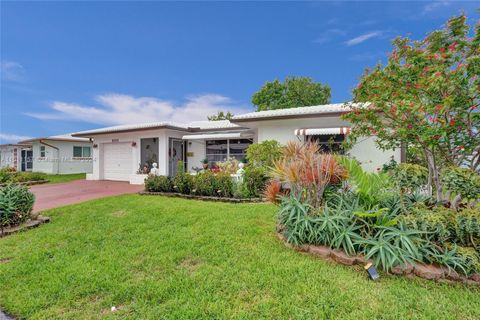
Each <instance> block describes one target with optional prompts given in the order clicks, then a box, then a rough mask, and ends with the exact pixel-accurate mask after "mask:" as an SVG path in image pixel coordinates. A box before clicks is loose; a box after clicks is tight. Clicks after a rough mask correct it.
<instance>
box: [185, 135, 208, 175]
mask: <svg viewBox="0 0 480 320" xmlns="http://www.w3.org/2000/svg"><path fill="white" fill-rule="evenodd" d="M187 152H191V153H193V156H192V157H187V170H188V171H189V172H195V171H194V170H193V168H201V167H202V163H201V161H202V160H203V159H205V157H206V154H205V140H191V141H188V142H187Z"/></svg>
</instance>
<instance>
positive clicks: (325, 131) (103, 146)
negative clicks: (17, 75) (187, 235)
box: [73, 104, 402, 183]
mask: <svg viewBox="0 0 480 320" xmlns="http://www.w3.org/2000/svg"><path fill="white" fill-rule="evenodd" d="M348 111H349V107H348V106H345V105H344V104H330V105H321V106H312V107H300V108H293V109H281V110H269V111H261V112H252V113H247V114H242V115H237V116H235V117H234V118H233V119H232V120H230V121H229V120H222V121H195V122H191V123H187V124H179V123H171V122H153V123H141V124H132V125H121V126H114V127H107V128H100V129H95V130H89V131H83V132H78V133H75V134H73V136H74V137H82V138H89V139H91V141H93V172H92V174H90V175H87V179H92V180H118V181H130V183H143V178H142V177H140V179H139V178H138V177H137V178H136V176H138V175H137V174H136V173H137V172H141V171H142V167H143V166H144V165H145V164H146V165H147V166H148V165H149V164H151V163H153V162H156V163H158V169H159V171H160V173H161V174H162V175H170V176H173V175H175V173H176V170H177V163H178V161H180V160H182V161H183V162H184V163H185V169H186V170H187V171H189V172H194V171H196V170H198V169H199V168H198V167H199V166H200V165H201V163H200V162H201V160H202V159H207V160H208V162H209V163H215V162H216V161H222V160H225V159H226V158H229V157H234V158H237V159H239V160H241V159H243V158H245V152H246V149H247V148H248V146H249V145H250V144H251V143H257V142H262V141H264V140H272V139H274V140H277V141H279V142H280V143H282V144H285V143H286V142H288V141H291V140H299V141H303V142H305V141H310V140H311V141H316V142H317V143H319V144H320V146H321V148H322V149H323V150H325V151H328V150H332V149H333V150H335V149H339V146H340V144H341V142H342V141H343V139H344V137H345V135H347V134H348V133H349V131H350V125H349V123H348V122H346V121H344V120H342V119H341V118H340V116H341V115H342V114H343V113H345V112H348ZM348 155H349V156H352V157H354V158H356V159H358V160H359V161H360V162H361V163H362V166H363V167H364V169H366V170H369V171H375V170H378V169H379V168H381V167H382V165H383V164H384V163H387V162H389V161H390V160H391V159H392V158H393V159H395V160H396V161H398V162H400V161H401V160H402V152H401V150H400V149H397V150H394V151H382V150H380V149H378V148H377V147H376V146H375V137H373V136H372V137H365V138H363V139H360V140H359V141H358V142H357V143H356V144H355V145H354V146H353V148H352V149H351V150H349V151H348Z"/></svg>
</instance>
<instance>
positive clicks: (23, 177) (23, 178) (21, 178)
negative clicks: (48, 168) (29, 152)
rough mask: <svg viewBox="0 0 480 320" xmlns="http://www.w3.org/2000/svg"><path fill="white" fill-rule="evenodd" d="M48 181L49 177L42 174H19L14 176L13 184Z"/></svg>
mask: <svg viewBox="0 0 480 320" xmlns="http://www.w3.org/2000/svg"><path fill="white" fill-rule="evenodd" d="M46 179H47V175H46V174H45V173H42V172H17V173H15V174H14V175H13V176H12V181H13V182H27V181H41V180H46Z"/></svg>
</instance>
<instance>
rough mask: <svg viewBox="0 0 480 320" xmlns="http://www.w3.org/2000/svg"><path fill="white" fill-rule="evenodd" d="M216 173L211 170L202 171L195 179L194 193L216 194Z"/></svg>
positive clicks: (202, 194) (203, 194)
mask: <svg viewBox="0 0 480 320" xmlns="http://www.w3.org/2000/svg"><path fill="white" fill-rule="evenodd" d="M215 182H216V181H215V174H214V173H213V172H211V171H210V170H205V171H202V172H200V173H199V174H197V175H196V176H195V178H194V179H193V188H192V193H195V194H198V195H201V196H216V190H217V189H216V183H215Z"/></svg>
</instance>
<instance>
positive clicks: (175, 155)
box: [168, 138, 185, 177]
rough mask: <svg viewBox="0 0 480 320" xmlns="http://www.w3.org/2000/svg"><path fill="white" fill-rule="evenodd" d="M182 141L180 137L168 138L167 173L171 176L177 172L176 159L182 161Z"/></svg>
mask: <svg viewBox="0 0 480 320" xmlns="http://www.w3.org/2000/svg"><path fill="white" fill-rule="evenodd" d="M183 149H184V141H183V140H181V139H174V138H170V148H169V149H168V164H169V169H170V170H169V175H170V176H171V177H173V176H175V175H176V174H177V165H178V161H184V159H185V158H184V150H183Z"/></svg>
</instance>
